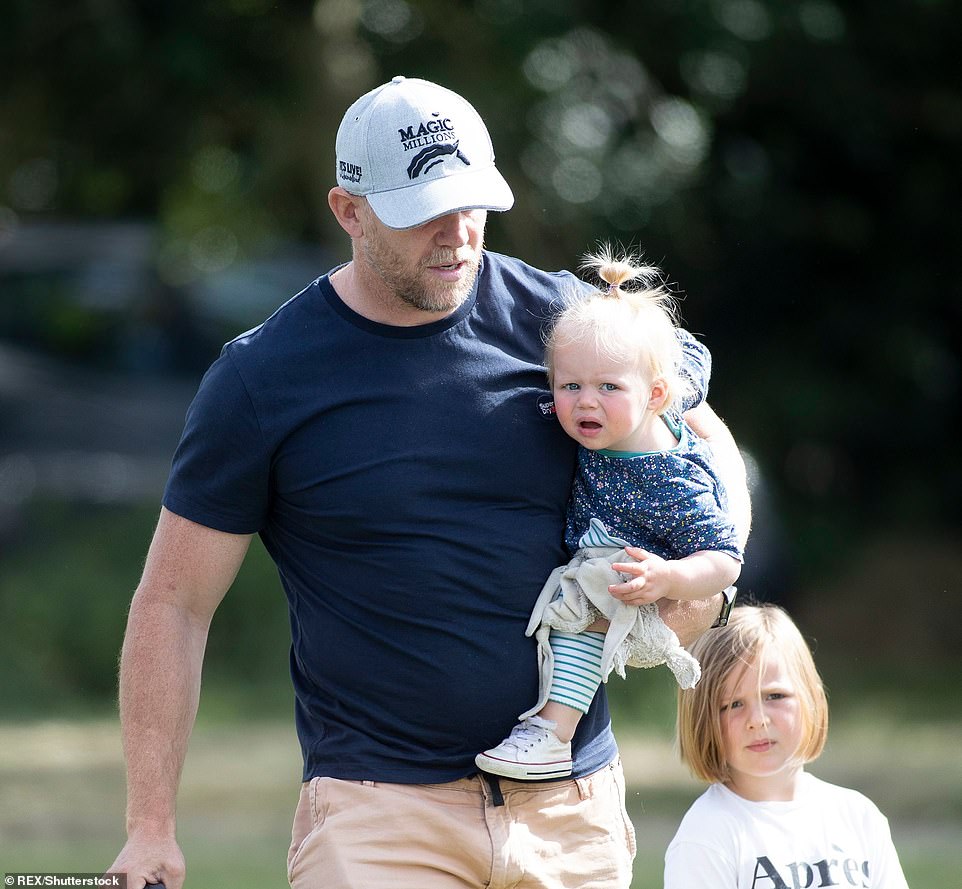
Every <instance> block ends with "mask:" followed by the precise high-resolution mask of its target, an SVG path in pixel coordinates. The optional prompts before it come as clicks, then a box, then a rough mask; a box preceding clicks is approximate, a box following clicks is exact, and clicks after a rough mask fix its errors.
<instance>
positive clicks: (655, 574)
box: [608, 546, 674, 605]
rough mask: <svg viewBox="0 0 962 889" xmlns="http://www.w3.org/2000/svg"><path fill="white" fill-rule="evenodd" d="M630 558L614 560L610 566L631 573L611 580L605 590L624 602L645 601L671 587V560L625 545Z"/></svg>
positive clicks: (642, 602)
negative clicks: (620, 560) (613, 581)
mask: <svg viewBox="0 0 962 889" xmlns="http://www.w3.org/2000/svg"><path fill="white" fill-rule="evenodd" d="M625 552H627V553H628V555H629V556H631V557H632V559H634V560H635V561H633V562H616V563H615V564H613V565H612V566H611V567H612V569H613V570H614V571H617V572H618V573H619V574H628V575H631V577H630V578H629V579H628V580H626V581H624V582H623V583H613V584H611V586H609V587H608V592H609V593H611V595H612V596H614V597H615V598H616V599H620V600H621V601H622V602H624V603H625V604H626V605H647V604H648V603H649V602H656V601H657V600H658V599H662V598H664V597H665V596H670V595H671V591H672V581H673V579H674V577H673V571H672V567H671V562H670V561H668V560H667V559H663V558H662V557H661V556H656V555H655V554H654V553H650V552H648V551H647V550H644V549H641V548H639V547H636V546H629V547H625Z"/></svg>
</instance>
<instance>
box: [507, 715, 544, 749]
mask: <svg viewBox="0 0 962 889" xmlns="http://www.w3.org/2000/svg"><path fill="white" fill-rule="evenodd" d="M557 725H558V723H556V722H552V721H551V720H550V719H543V718H542V717H540V716H529V717H528V718H527V719H526V720H524V722H519V723H518V724H517V725H516V726H515V727H514V728H513V729H511V734H510V735H508V737H507V738H505V739H504V741H502V742H501V743H502V745H503V746H504V747H514V748H515V749H517V750H527V749H528V748H529V747H532V746H534V745H535V744H536V743H537V742H538V741H541V740H543V739H544V737H545V736H546V735H547V733H548V732H549V731H553V730H554V729H555V728H557Z"/></svg>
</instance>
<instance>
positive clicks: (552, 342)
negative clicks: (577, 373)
mask: <svg viewBox="0 0 962 889" xmlns="http://www.w3.org/2000/svg"><path fill="white" fill-rule="evenodd" d="M581 268H582V269H590V270H592V271H594V273H595V274H596V275H597V277H598V278H600V279H601V280H602V281H603V282H604V283H605V284H606V285H607V287H606V289H595V290H593V291H591V292H588V293H585V292H584V291H582V290H579V291H577V292H572V293H570V294H567V295H566V296H565V297H563V299H564V305H563V307H562V309H561V311H560V312H559V313H558V315H557V316H556V318H555V319H554V323H553V325H552V327H551V330H550V331H549V333H548V335H547V337H546V338H545V363H546V365H547V367H548V380H549V382H550V383H551V384H552V385H553V384H554V356H555V353H556V352H557V350H558V349H559V348H560V347H563V346H570V345H588V346H592V347H594V349H596V350H597V352H598V353H599V354H601V355H604V356H605V357H607V358H610V359H612V360H615V361H619V362H623V363H625V364H627V365H629V366H632V367H633V368H634V369H635V370H636V371H637V372H638V373H639V374H641V376H642V377H644V379H645V380H646V382H648V383H652V382H653V381H654V380H656V379H660V380H662V381H663V382H664V385H665V393H666V395H665V400H664V402H663V404H662V405H661V407H660V408H659V410H658V412H659V413H664V412H665V411H666V410H668V409H669V408H671V407H672V406H673V405H676V404H679V403H681V402H682V401H683V399H684V398H685V396H686V395H688V393H689V391H690V384H689V383H688V380H687V379H686V378H685V377H684V375H683V374H682V373H681V367H682V359H683V354H682V349H681V344H680V343H679V341H678V337H677V335H676V333H675V328H676V326H677V307H676V305H675V299H674V297H673V296H672V294H671V293H670V292H669V291H668V290H667V289H666V288H665V287H664V285H663V284H662V283H661V281H662V273H661V270H660V269H658V268H655V267H654V266H650V265H644V264H643V263H642V262H641V258H640V257H639V256H635V255H632V254H629V253H623V254H620V255H615V254H614V253H613V252H612V250H611V248H610V247H608V246H602V247H601V248H600V249H599V250H598V251H597V252H596V253H589V254H587V255H586V256H585V257H584V259H583V261H582V263H581ZM639 280H640V281H641V282H642V284H641V287H639V288H638V289H637V290H629V289H626V288H625V287H623V285H628V284H630V283H631V282H633V281H639Z"/></svg>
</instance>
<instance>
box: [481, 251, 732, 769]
mask: <svg viewBox="0 0 962 889" xmlns="http://www.w3.org/2000/svg"><path fill="white" fill-rule="evenodd" d="M586 266H587V267H589V268H591V269H593V270H594V271H595V272H596V273H597V275H598V277H599V278H600V279H601V280H602V281H603V282H604V285H605V286H604V287H603V288H600V289H594V290H593V291H592V292H589V293H587V294H585V293H583V292H579V293H577V294H573V295H572V296H571V297H570V298H569V299H568V300H567V303H566V305H565V306H564V308H563V310H562V311H561V312H560V314H559V315H558V317H557V318H556V320H555V322H554V324H553V326H552V328H551V330H550V333H549V335H548V337H547V341H546V365H547V369H548V379H549V383H550V385H551V388H552V392H553V395H554V410H555V412H556V414H557V417H558V420H559V421H560V423H561V425H562V427H563V428H564V430H565V432H567V433H568V435H569V436H571V438H573V439H574V440H575V441H577V442H578V444H579V446H580V447H579V449H578V452H579V453H578V471H577V474H576V478H575V481H574V486H573V489H572V495H571V499H570V501H569V503H568V515H567V524H566V533H565V542H566V544H567V546H568V548H569V549H570V550H571V552H573V553H575V557H574V559H573V560H572V561H571V562H570V563H569V564H568V565H565V566H561V567H560V568H558V569H556V571H555V572H553V573H552V575H551V576H550V577H549V578H548V580H547V582H546V583H545V586H544V589H543V590H542V593H541V596H540V597H539V599H538V602H537V604H536V605H535V609H534V611H533V613H532V616H531V621H530V623H529V625H528V635H535V636H536V638H537V640H538V654H539V662H540V668H541V687H540V697H539V700H538V702H537V703H536V704H535V705H534V706H533V707H532V708H531V709H529V710H528V711H526V712H525V713H523V714H521V716H520V717H519V718H520V720H521V721H520V722H519V723H518V725H516V726H515V727H514V729H513V730H512V732H511V734H510V735H509V736H508V737H507V738H505V739H504V740H503V741H502V742H501V743H500V744H499V745H497V746H496V747H493V748H490V749H488V750H485V751H484V752H483V753H481V754H479V755H478V756H477V757H476V760H475V761H476V763H477V765H478V767H479V768H480V769H482V770H483V771H485V772H489V773H492V774H496V775H501V776H504V777H508V778H514V779H516V780H534V779H544V778H556V777H562V776H564V775H567V774H570V771H571V745H570V742H571V738H572V736H573V735H574V732H575V730H576V729H577V726H578V723H579V720H580V719H581V716H582V715H583V714H584V713H586V712H587V711H588V707H589V706H590V704H591V701H592V698H593V697H594V695H595V692H596V691H597V690H598V687H599V685H600V684H601V682H603V681H605V680H606V679H607V677H608V675H609V674H610V673H611V671H612V670H615V671H616V672H618V673H619V675H621V676H624V675H625V667H626V666H638V667H650V666H654V665H656V664H662V663H666V664H668V666H669V667H670V668H671V669H672V670H673V672H674V673H675V676H676V678H677V679H678V681H679V683H680V684H682V685H692V684H694V683H695V682H697V680H698V664H697V662H696V661H695V660H694V659H693V658H692V657H691V656H690V655H689V654H688V652H686V651H685V650H684V649H683V648H682V646H681V645H680V643H679V641H678V638H677V637H676V636H675V634H674V633H673V632H672V631H671V630H670V629H669V628H668V627H667V626H666V625H665V624H664V622H663V621H662V620H661V619H660V617H659V616H658V608H657V605H656V604H655V602H656V601H657V600H658V599H661V598H664V597H667V598H669V599H676V600H692V599H703V598H710V597H711V596H714V595H716V594H717V593H719V592H721V591H723V590H726V589H728V588H730V585H731V584H732V583H733V582H734V581H735V579H736V578H737V577H738V574H739V571H740V570H741V560H742V548H743V545H744V541H743V540H742V539H741V535H740V534H739V531H738V529H737V528H736V527H735V525H734V523H733V521H732V519H731V517H730V516H729V514H728V503H727V495H726V493H725V489H724V486H723V485H722V483H721V481H720V479H719V478H718V475H717V473H716V471H715V468H714V465H713V456H712V453H711V449H710V448H709V447H708V445H707V444H706V443H705V442H704V441H702V440H701V439H699V438H698V436H697V435H695V434H694V432H693V431H692V430H691V429H690V428H689V427H688V426H687V424H686V423H685V421H684V419H683V418H682V414H683V413H684V412H685V411H686V410H688V409H690V408H692V407H694V406H696V405H697V404H699V403H701V401H702V400H704V398H705V395H706V391H707V383H708V368H707V367H705V368H703V370H704V374H703V377H702V379H700V380H694V379H692V378H690V377H689V376H686V375H685V373H684V372H683V370H682V368H683V366H684V365H683V360H682V359H683V355H684V349H685V343H686V340H687V341H691V342H693V340H691V337H690V334H688V333H687V332H686V331H684V330H682V329H681V328H679V327H678V325H677V323H676V316H675V307H674V302H673V299H672V296H671V294H670V292H668V291H667V290H666V289H665V288H664V287H663V286H661V285H660V284H659V283H658V279H659V278H660V272H659V270H658V269H655V268H652V267H651V266H647V265H643V264H642V263H641V262H640V261H639V260H637V259H635V258H634V257H632V256H620V257H616V256H614V255H613V254H612V253H611V251H610V250H603V251H601V252H600V253H598V254H594V255H591V256H589V257H588V258H587V262H586ZM635 281H640V282H641V286H639V287H637V288H636V289H631V284H632V282H635ZM613 588H618V590H617V592H618V595H617V596H616V595H615V593H614V591H613ZM730 595H733V593H731V594H730Z"/></svg>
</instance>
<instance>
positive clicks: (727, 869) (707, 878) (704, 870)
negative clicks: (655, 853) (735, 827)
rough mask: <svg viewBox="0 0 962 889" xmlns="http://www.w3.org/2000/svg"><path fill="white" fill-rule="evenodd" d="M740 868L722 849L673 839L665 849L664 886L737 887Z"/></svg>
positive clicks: (684, 888)
mask: <svg viewBox="0 0 962 889" xmlns="http://www.w3.org/2000/svg"><path fill="white" fill-rule="evenodd" d="M737 879H738V873H737V869H736V868H735V866H734V863H733V862H732V861H731V860H730V859H728V857H727V856H724V855H720V854H719V850H718V849H716V848H713V847H710V846H704V845H702V844H701V843H698V842H692V841H690V840H674V841H673V842H672V843H671V845H670V846H669V847H668V851H667V852H665V886H664V889H699V887H709V886H717V887H719V889H735V887H736V886H737V882H736V880H737Z"/></svg>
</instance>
